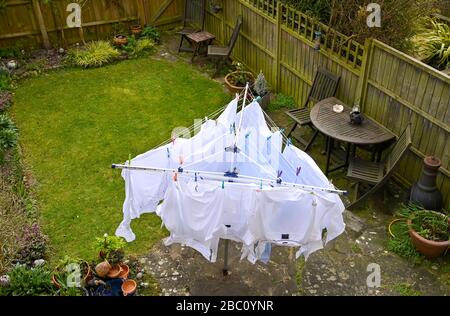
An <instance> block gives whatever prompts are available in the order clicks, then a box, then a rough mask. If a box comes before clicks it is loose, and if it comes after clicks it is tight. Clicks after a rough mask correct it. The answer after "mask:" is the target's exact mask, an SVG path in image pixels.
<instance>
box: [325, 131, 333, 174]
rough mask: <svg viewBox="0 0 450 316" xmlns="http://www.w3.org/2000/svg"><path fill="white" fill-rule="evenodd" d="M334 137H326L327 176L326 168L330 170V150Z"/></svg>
mask: <svg viewBox="0 0 450 316" xmlns="http://www.w3.org/2000/svg"><path fill="white" fill-rule="evenodd" d="M333 145H334V139H333V138H331V137H329V136H328V137H327V164H326V167H325V175H326V176H327V177H328V170H330V160H331V151H332V150H333Z"/></svg>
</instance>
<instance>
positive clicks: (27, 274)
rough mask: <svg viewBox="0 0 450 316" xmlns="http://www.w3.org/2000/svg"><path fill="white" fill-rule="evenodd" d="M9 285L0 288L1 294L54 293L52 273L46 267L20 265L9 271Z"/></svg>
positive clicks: (29, 294) (36, 294) (35, 294)
mask: <svg viewBox="0 0 450 316" xmlns="http://www.w3.org/2000/svg"><path fill="white" fill-rule="evenodd" d="M8 276H9V279H10V283H9V286H7V287H3V288H0V294H1V295H9V296H40V295H53V294H54V293H55V290H54V287H53V285H52V283H51V273H50V272H49V271H47V270H46V269H45V268H44V267H36V268H31V269H30V268H27V267H26V266H22V265H18V266H16V267H15V268H14V269H12V270H11V271H10V272H9V273H8Z"/></svg>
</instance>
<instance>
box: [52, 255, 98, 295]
mask: <svg viewBox="0 0 450 316" xmlns="http://www.w3.org/2000/svg"><path fill="white" fill-rule="evenodd" d="M82 265H84V269H83V268H82V269H83V270H82V272H83V285H85V284H87V283H88V282H89V281H90V280H92V279H93V278H94V275H93V273H92V269H91V266H90V265H89V263H88V262H87V261H83V262H82ZM52 283H53V285H55V287H56V288H57V289H60V288H61V284H60V283H59V281H58V278H57V277H56V274H55V273H53V274H52Z"/></svg>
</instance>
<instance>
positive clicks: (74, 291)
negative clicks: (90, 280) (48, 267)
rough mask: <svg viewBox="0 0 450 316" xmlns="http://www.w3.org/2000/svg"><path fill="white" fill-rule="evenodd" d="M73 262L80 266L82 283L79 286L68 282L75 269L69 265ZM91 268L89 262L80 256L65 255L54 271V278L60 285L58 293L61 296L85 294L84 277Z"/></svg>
mask: <svg viewBox="0 0 450 316" xmlns="http://www.w3.org/2000/svg"><path fill="white" fill-rule="evenodd" d="M73 264H76V265H78V266H79V268H80V274H81V275H80V284H79V286H73V285H70V284H68V280H69V279H71V274H72V273H73V272H75V271H73V270H72V269H70V268H69V267H70V266H71V265H73ZM88 269H89V264H88V263H87V262H86V261H84V260H83V259H80V258H74V257H70V256H67V255H66V256H64V258H63V259H61V260H59V262H58V265H57V266H56V268H55V270H54V272H53V278H54V281H55V282H56V283H58V285H59V286H60V288H59V290H58V294H59V295H60V296H80V295H82V294H83V290H82V287H83V286H85V284H83V282H82V281H83V279H82V278H84V277H85V276H86V273H87V270H88Z"/></svg>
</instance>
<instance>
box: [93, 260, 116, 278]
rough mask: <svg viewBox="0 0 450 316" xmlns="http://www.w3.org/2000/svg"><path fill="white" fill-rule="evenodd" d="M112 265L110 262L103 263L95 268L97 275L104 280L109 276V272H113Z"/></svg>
mask: <svg viewBox="0 0 450 316" xmlns="http://www.w3.org/2000/svg"><path fill="white" fill-rule="evenodd" d="M111 268H112V267H111V265H110V264H109V262H108V261H102V262H100V263H99V264H97V265H96V266H95V273H97V275H98V276H99V277H101V278H104V277H106V276H107V275H108V272H109V270H111Z"/></svg>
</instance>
